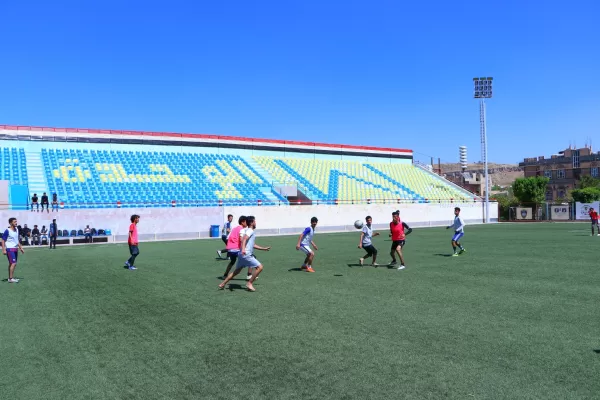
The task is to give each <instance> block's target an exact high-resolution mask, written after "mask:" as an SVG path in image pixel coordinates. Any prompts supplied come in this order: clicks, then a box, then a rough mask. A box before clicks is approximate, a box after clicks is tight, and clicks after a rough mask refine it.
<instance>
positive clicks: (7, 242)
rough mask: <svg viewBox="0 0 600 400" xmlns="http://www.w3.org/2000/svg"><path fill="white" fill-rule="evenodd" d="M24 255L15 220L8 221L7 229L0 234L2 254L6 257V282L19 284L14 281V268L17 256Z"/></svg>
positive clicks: (17, 281)
mask: <svg viewBox="0 0 600 400" xmlns="http://www.w3.org/2000/svg"><path fill="white" fill-rule="evenodd" d="M19 250H20V251H21V253H24V251H23V247H21V243H20V242H19V230H18V229H17V219H16V218H9V219H8V228H7V229H6V230H5V231H4V233H3V234H2V254H4V255H6V257H8V282H9V283H19V280H18V279H15V276H14V274H15V267H16V266H17V255H18V254H19Z"/></svg>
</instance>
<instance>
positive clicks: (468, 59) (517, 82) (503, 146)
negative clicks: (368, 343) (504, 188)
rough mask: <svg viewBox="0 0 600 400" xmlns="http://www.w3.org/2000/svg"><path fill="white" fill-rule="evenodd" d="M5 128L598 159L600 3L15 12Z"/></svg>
mask: <svg viewBox="0 0 600 400" xmlns="http://www.w3.org/2000/svg"><path fill="white" fill-rule="evenodd" d="M0 15H1V16H2V23H1V24H0V49H1V52H2V53H1V54H2V57H1V61H0V77H1V78H2V80H1V82H2V83H1V85H0V88H1V89H0V123H4V124H19V125H43V126H60V127H89V128H107V129H132V130H153V131H171V132H191V133H215V134H224V135H240V136H249V137H262V138H273V139H289V140H307V141H325V142H329V143H344V144H358V145H375V146H393V147H401V148H409V149H413V150H414V151H415V152H417V153H420V154H417V158H420V159H424V158H425V156H423V154H426V155H432V156H435V157H441V158H442V160H446V161H456V160H457V158H458V149H457V147H458V146H459V145H467V146H468V148H469V160H470V161H478V160H479V159H480V158H481V157H480V147H479V108H478V103H477V101H476V100H474V99H473V98H472V77H474V76H493V77H494V78H495V93H494V96H495V98H494V99H492V100H491V101H489V102H488V133H489V151H490V161H497V162H518V161H519V160H521V159H522V158H523V157H528V156H537V155H549V154H551V153H554V152H556V151H558V150H561V149H563V148H565V147H567V146H568V145H569V142H570V141H575V142H576V143H577V145H583V144H584V141H585V139H586V138H587V137H591V138H592V140H593V141H594V142H595V144H596V148H597V149H598V150H600V137H599V136H598V133H599V131H600V129H599V127H600V83H599V80H598V72H600V29H599V28H598V26H599V22H598V19H599V17H600V2H598V1H593V0H586V1H570V2H566V1H561V2H559V1H556V0H554V1H552V0H551V1H543V2H542V1H523V0H521V1H513V0H507V1H487V2H482V1H471V0H468V1H441V0H440V1H400V0H398V1H380V0H370V1H366V0H365V1H324V0H320V1H316V0H301V1H285V0H284V1H282V0H279V1H260V0H259V1H238V0H231V1H227V2H220V1H211V2H208V1H169V2H167V1H161V2H158V1H148V0H147V1H127V0H119V1H115V0H107V1H83V0H77V1H60V0H58V1H39V0H37V1H36V0H34V1H5V2H3V3H2V4H1V5H0Z"/></svg>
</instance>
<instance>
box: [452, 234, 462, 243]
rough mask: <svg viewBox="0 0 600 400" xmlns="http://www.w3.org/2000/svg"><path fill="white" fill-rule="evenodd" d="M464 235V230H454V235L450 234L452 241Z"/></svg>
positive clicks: (456, 240)
mask: <svg viewBox="0 0 600 400" xmlns="http://www.w3.org/2000/svg"><path fill="white" fill-rule="evenodd" d="M464 235H465V233H464V232H454V236H452V241H453V242H458V241H459V240H460V238H461V237H463V236H464Z"/></svg>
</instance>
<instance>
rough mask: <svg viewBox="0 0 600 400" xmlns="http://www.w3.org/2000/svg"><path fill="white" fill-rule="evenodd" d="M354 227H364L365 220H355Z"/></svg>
mask: <svg viewBox="0 0 600 400" xmlns="http://www.w3.org/2000/svg"><path fill="white" fill-rule="evenodd" d="M354 227H355V228H356V229H362V227H363V222H362V221H361V220H360V219H357V220H356V221H354Z"/></svg>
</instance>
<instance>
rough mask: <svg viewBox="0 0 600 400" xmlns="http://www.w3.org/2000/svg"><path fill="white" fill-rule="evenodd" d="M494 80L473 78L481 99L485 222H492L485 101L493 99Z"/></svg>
mask: <svg viewBox="0 0 600 400" xmlns="http://www.w3.org/2000/svg"><path fill="white" fill-rule="evenodd" d="M492 81H493V78H491V77H487V78H485V77H484V78H473V83H474V84H475V92H474V94H473V97H474V98H476V99H479V131H480V134H481V157H482V158H483V172H484V174H485V222H486V223H489V222H490V180H489V177H488V158H487V133H486V125H485V99H491V98H492Z"/></svg>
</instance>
